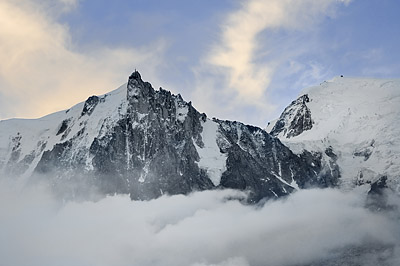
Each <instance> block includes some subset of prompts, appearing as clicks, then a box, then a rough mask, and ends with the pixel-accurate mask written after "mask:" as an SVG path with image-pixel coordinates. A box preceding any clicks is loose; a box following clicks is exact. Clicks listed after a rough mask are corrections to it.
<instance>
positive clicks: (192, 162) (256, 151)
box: [0, 71, 339, 201]
mask: <svg viewBox="0 0 400 266" xmlns="http://www.w3.org/2000/svg"><path fill="white" fill-rule="evenodd" d="M322 158H323V155H322V153H320V152H308V151H305V152H303V153H301V154H294V153H293V152H292V151H291V150H290V149H289V148H287V147H286V146H285V145H283V144H282V143H281V141H280V140H279V139H278V138H274V137H272V136H270V135H269V134H268V133H267V132H266V131H265V130H263V129H260V128H258V127H254V126H249V125H245V124H243V123H240V122H236V121H222V120H218V119H209V118H207V116H206V115H205V114H204V113H199V112H198V111H197V110H196V109H195V108H194V107H193V106H192V104H191V103H190V102H189V103H188V102H186V101H184V100H183V99H182V97H181V96H180V95H173V94H171V93H170V92H169V91H166V90H163V89H161V88H160V89H159V90H157V91H156V90H154V89H153V88H152V86H151V84H150V83H148V82H144V81H143V80H142V78H141V76H140V74H139V73H138V72H137V71H135V72H134V73H133V74H132V75H131V76H130V77H129V80H128V83H126V84H124V85H122V86H121V87H120V88H118V89H117V90H115V91H112V92H110V93H108V94H105V95H102V96H91V97H89V98H88V99H87V100H86V101H85V102H82V103H79V104H77V105H75V106H73V107H72V108H70V109H68V110H66V111H61V112H57V113H54V114H51V115H48V116H45V117H42V118H40V119H32V120H26V119H11V120H5V121H0V169H1V171H2V172H3V176H11V177H14V178H20V179H25V180H26V181H27V182H37V181H44V182H45V183H47V184H50V185H51V186H52V188H53V189H54V191H56V192H57V193H58V194H60V195H61V196H62V197H64V198H71V197H72V198H79V197H85V196H86V195H88V194H89V193H90V192H94V193H96V194H100V195H105V194H114V193H126V194H128V193H129V194H130V196H131V198H132V199H152V198H156V197H158V196H160V195H162V194H164V193H168V194H186V193H190V192H192V191H195V190H206V189H214V188H235V189H241V190H248V191H250V195H251V197H250V200H251V201H258V200H260V199H262V198H265V197H267V198H271V197H272V198H273V197H279V196H283V195H287V194H288V193H290V192H292V191H293V190H295V189H298V188H305V187H311V186H318V187H326V186H335V185H336V184H337V182H338V177H339V174H338V170H337V166H336V164H335V162H334V161H335V160H334V159H332V160H322Z"/></svg>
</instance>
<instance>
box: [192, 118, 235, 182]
mask: <svg viewBox="0 0 400 266" xmlns="http://www.w3.org/2000/svg"><path fill="white" fill-rule="evenodd" d="M202 127H203V131H202V133H201V138H202V141H203V144H204V146H203V148H201V147H199V146H197V145H196V150H197V153H198V154H199V156H200V160H199V162H198V165H199V167H200V168H203V169H206V171H207V173H208V175H209V177H210V179H211V181H212V182H213V184H214V185H215V186H218V185H219V183H220V181H221V176H222V173H223V172H225V170H226V158H227V154H224V153H221V151H220V148H219V147H218V145H217V139H218V137H219V136H218V135H220V134H219V133H218V127H219V125H218V124H217V123H216V122H214V121H211V120H209V119H207V120H206V121H205V122H204V123H202Z"/></svg>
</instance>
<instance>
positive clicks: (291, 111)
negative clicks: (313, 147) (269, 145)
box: [270, 94, 313, 138]
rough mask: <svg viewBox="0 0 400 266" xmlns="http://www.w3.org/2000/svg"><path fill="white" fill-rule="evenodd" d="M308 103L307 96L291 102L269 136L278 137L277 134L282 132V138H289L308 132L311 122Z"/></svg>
mask: <svg viewBox="0 0 400 266" xmlns="http://www.w3.org/2000/svg"><path fill="white" fill-rule="evenodd" d="M308 102H310V99H309V98H308V95H307V94H305V95H303V96H300V97H299V98H298V99H297V100H295V101H293V102H292V103H291V104H290V105H289V106H288V107H286V108H285V110H284V111H283V113H282V114H281V116H280V117H279V119H278V121H277V122H276V124H275V126H274V127H273V128H272V130H271V132H270V134H271V135H273V136H278V135H279V133H281V132H283V135H284V136H286V137H287V138H291V137H295V136H298V135H300V134H301V133H303V132H304V131H306V130H310V129H311V128H312V125H313V122H312V119H311V112H310V109H309V108H308V107H307V103H308Z"/></svg>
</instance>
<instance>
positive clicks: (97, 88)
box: [0, 0, 164, 119]
mask: <svg viewBox="0 0 400 266" xmlns="http://www.w3.org/2000/svg"><path fill="white" fill-rule="evenodd" d="M77 3H78V2H77V1H76V0H59V1H33V0H32V1H31V0H19V1H9V0H0V43H1V44H0V104H1V106H2V108H1V110H0V111H1V113H0V119H1V118H7V117H14V116H22V117H38V116H42V115H45V114H48V113H50V112H54V111H58V110H60V109H62V108H69V107H71V106H72V105H74V104H76V103H78V102H79V101H82V100H85V99H86V98H87V97H88V96H90V95H93V94H101V93H105V92H108V91H110V90H113V89H115V88H117V87H118V86H119V85H121V84H122V83H124V82H125V81H126V80H127V77H128V75H129V73H130V72H131V71H132V70H133V68H134V67H137V68H138V69H141V71H142V72H144V73H146V74H147V76H148V77H150V78H151V76H152V75H153V74H154V71H155V69H156V66H157V65H160V64H161V62H162V53H163V49H164V43H163V42H162V41H161V42H158V43H155V44H154V45H149V46H147V47H145V48H143V47H142V48H141V47H138V48H119V47H104V46H101V45H94V44H93V45H89V44H86V45H85V48H82V47H79V46H77V44H76V43H74V41H73V40H72V39H71V35H70V32H69V29H68V26H67V25H65V24H61V23H59V22H58V17H59V16H60V15H61V14H62V12H68V11H70V10H73V9H74V8H75V7H76V6H77Z"/></svg>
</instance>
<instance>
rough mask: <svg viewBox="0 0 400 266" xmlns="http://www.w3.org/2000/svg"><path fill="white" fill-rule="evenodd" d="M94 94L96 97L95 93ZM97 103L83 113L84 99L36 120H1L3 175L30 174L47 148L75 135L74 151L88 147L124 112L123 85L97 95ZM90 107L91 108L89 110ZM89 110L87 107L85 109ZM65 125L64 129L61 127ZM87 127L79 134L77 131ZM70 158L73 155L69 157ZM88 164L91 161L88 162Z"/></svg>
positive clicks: (0, 154)
mask: <svg viewBox="0 0 400 266" xmlns="http://www.w3.org/2000/svg"><path fill="white" fill-rule="evenodd" d="M94 97H96V96H94ZM98 99H99V102H98V104H97V106H96V108H94V107H93V106H92V107H90V106H88V105H87V106H86V107H89V112H90V111H91V114H90V119H89V115H88V114H83V111H82V110H83V109H84V107H85V102H81V103H79V104H77V105H75V106H73V107H72V108H70V109H68V110H65V111H60V112H57V113H53V114H50V115H47V116H44V117H42V118H39V119H9V120H3V121H0V168H1V171H2V173H3V174H6V175H16V176H24V177H29V176H30V175H31V174H32V172H33V170H34V169H35V167H36V165H37V163H38V162H39V160H40V159H41V157H42V154H43V152H44V151H46V150H51V149H52V148H53V147H54V145H55V144H57V143H60V142H65V141H68V140H70V139H72V138H74V137H75V142H76V147H77V149H76V151H77V152H79V151H80V152H81V151H82V149H83V150H88V149H89V147H90V145H91V143H92V142H93V139H94V138H95V137H99V136H101V135H102V134H104V133H105V132H106V130H107V126H109V127H111V126H112V125H113V124H114V123H115V122H116V121H117V120H118V119H119V117H120V116H121V115H122V114H123V113H124V112H125V110H124V108H126V106H124V103H125V102H126V101H124V99H126V84H124V85H122V86H121V87H120V88H118V89H116V90H114V91H112V92H110V93H107V94H105V95H102V96H98ZM90 108H92V110H90ZM87 109H88V108H87ZM63 124H64V126H65V127H66V128H67V129H66V130H65V131H63V130H62V128H63ZM83 128H86V130H85V133H84V134H82V135H81V136H79V137H76V136H77V135H79V132H80V131H81V130H82V129H83ZM71 159H72V158H71ZM87 163H88V167H90V161H88V162H87Z"/></svg>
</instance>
